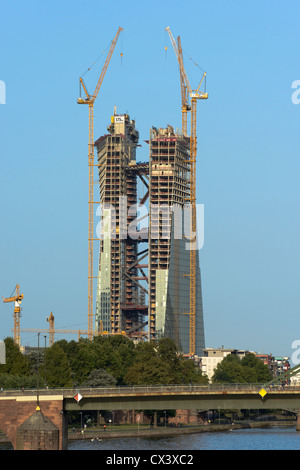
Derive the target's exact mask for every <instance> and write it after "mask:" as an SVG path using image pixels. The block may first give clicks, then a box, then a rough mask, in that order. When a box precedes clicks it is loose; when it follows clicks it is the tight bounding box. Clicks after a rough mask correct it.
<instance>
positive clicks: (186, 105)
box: [177, 36, 191, 135]
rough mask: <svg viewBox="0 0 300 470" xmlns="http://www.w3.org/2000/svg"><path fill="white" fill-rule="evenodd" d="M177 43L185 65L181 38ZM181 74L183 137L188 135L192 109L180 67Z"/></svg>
mask: <svg viewBox="0 0 300 470" xmlns="http://www.w3.org/2000/svg"><path fill="white" fill-rule="evenodd" d="M177 43H178V54H179V57H180V60H181V61H182V63H183V56H182V47H181V39H180V36H178V38H177ZM179 72H180V87H181V112H182V132H183V135H187V112H188V111H190V110H191V107H190V105H189V97H188V93H187V86H186V84H185V79H184V76H183V74H182V72H181V70H180V67H179Z"/></svg>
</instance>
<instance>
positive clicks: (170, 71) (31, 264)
mask: <svg viewBox="0 0 300 470" xmlns="http://www.w3.org/2000/svg"><path fill="white" fill-rule="evenodd" d="M0 8H1V28H0V41H1V48H0V57H1V60H0V80H2V81H3V82H4V83H5V86H6V104H0V136H1V137H0V157H1V167H0V216H1V219H0V220H1V230H0V267H1V269H0V296H1V297H2V296H4V297H7V296H9V295H10V294H11V293H12V291H13V289H14V287H15V285H16V284H17V283H19V284H20V286H21V292H22V293H23V294H24V300H23V304H22V307H23V310H22V318H21V328H47V327H48V323H47V322H46V317H47V316H48V315H49V314H50V312H53V314H54V316H55V327H56V328H68V329H78V328H87V271H88V258H87V253H88V251H87V238H88V203H87V201H88V166H87V161H88V160H87V152H88V108H87V107H86V106H79V105H78V104H77V102H76V100H77V97H78V93H79V85H78V83H79V77H80V76H81V75H82V74H83V72H85V71H86V70H87V68H88V67H89V66H90V65H91V64H92V63H93V62H94V61H95V60H96V59H97V58H98V57H99V56H101V54H102V53H103V51H105V54H107V50H108V49H107V48H108V47H109V45H110V42H111V40H112V39H113V37H114V35H115V34H116V32H117V29H118V27H119V26H121V27H123V28H124V31H123V32H122V34H121V36H120V38H119V41H118V44H117V46H116V48H115V51H114V55H113V57H112V59H111V62H110V65H109V68H108V71H107V74H106V76H105V78H104V81H103V85H102V88H101V90H100V93H99V95H98V98H97V101H96V103H95V139H97V138H98V137H100V136H101V135H103V134H104V133H106V132H107V125H108V124H109V121H110V116H111V114H112V113H113V107H114V106H115V105H116V106H117V110H118V112H119V113H124V112H128V113H129V114H130V116H131V118H133V119H135V120H136V127H137V128H138V130H139V132H140V143H141V145H142V146H141V147H140V148H138V155H137V159H138V160H140V161H147V160H148V158H149V157H148V146H147V144H146V143H145V142H144V140H147V139H148V138H149V129H150V127H151V126H152V125H154V126H156V127H165V126H166V125H167V124H171V125H173V126H175V127H181V109H180V104H181V100H180V84H179V72H178V64H177V61H176V57H175V54H174V50H173V48H172V45H171V42H170V39H169V37H168V34H167V32H166V31H165V27H166V26H170V28H171V30H172V33H173V35H174V37H177V36H178V35H180V37H181V41H182V46H183V50H184V60H185V65H186V70H187V73H188V75H189V77H190V81H191V84H192V86H193V85H197V84H198V80H199V79H200V77H201V75H202V72H201V70H200V69H199V68H198V67H197V66H196V65H195V64H198V65H199V66H201V69H203V70H205V71H206V72H207V91H208V93H209V99H208V100H206V101H201V102H199V104H198V119H197V134H198V157H197V202H198V203H202V204H204V207H205V241H204V247H203V248H202V250H201V251H200V262H201V270H202V289H203V303H204V322H205V337H206V346H211V347H221V346H222V345H223V346H224V347H229V348H243V349H244V348H245V349H250V350H255V351H257V352H261V353H262V352H264V353H272V354H273V355H286V356H289V357H290V356H291V355H292V353H293V351H294V350H293V349H292V343H293V341H295V340H298V339H299V340H300V315H299V307H300V289H299V265H300V250H299V235H300V222H299V209H300V194H299V170H300V163H299V156H300V155H299V129H300V105H295V104H293V103H292V100H291V96H292V93H293V89H292V83H293V81H295V80H299V79H300V60H299V44H300V29H299V17H300V5H299V2H298V1H297V0H288V1H284V0H261V1H257V0H251V1H243V2H241V1H240V0H226V1H225V0H207V1H203V0H184V1H183V0H172V1H170V0H163V1H160V2H158V1H155V0H153V1H149V0H148V1H145V0H139V1H137V0H132V1H131V2H123V1H115V2H107V1H105V2H104V1H101V0H100V1H99V0H98V1H96V0H87V1H85V2H79V1H77V0H72V1H66V0H64V1H57V0H52V1H51V2H40V1H37V0H35V1H33V0H28V1H26V2H23V1H20V0H15V1H14V2H9V1H7V0H6V1H2V2H1V7H0ZM166 46H167V50H165V47H166ZM121 53H123V57H122V59H121ZM105 54H104V55H102V56H101V57H100V59H99V60H98V61H97V62H96V65H95V67H93V68H92V69H91V71H90V72H88V73H87V74H86V75H85V79H86V84H87V86H88V88H89V91H90V92H92V91H93V89H94V86H95V84H96V80H97V78H98V75H99V73H100V71H101V68H102V66H103V63H104V59H105ZM95 252H96V254H98V247H97V245H96V246H95ZM12 327H13V305H12V304H3V303H2V302H0V339H4V338H5V337H7V336H10V335H12V332H11V330H12ZM21 337H22V344H30V345H36V344H37V335H36V334H27V333H26V334H25V333H23V334H22V335H21ZM56 339H59V337H56ZM67 339H69V340H71V339H75V337H74V336H68V337H67Z"/></svg>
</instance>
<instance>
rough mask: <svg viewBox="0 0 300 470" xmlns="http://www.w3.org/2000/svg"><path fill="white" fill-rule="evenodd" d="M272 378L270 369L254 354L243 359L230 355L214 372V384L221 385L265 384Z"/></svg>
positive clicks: (249, 354)
mask: <svg viewBox="0 0 300 470" xmlns="http://www.w3.org/2000/svg"><path fill="white" fill-rule="evenodd" d="M271 378H272V374H271V372H270V370H269V369H268V367H267V366H266V365H265V364H264V363H263V362H262V361H261V360H260V359H258V358H257V357H256V356H255V355H254V354H252V353H248V354H246V355H245V357H244V358H243V359H240V358H239V357H238V356H236V355H232V354H228V355H227V356H226V357H224V359H223V360H222V362H220V363H219V364H218V365H217V367H216V369H215V372H214V375H213V378H212V382H219V383H240V384H241V383H264V382H267V381H269V380H270V379H271Z"/></svg>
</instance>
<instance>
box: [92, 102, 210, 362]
mask: <svg viewBox="0 0 300 470" xmlns="http://www.w3.org/2000/svg"><path fill="white" fill-rule="evenodd" d="M108 131H109V133H108V134H106V135H104V136H102V137H100V138H99V139H98V140H97V141H96V142H95V146H96V148H97V155H98V165H99V183H100V205H101V240H100V256H99V274H98V286H97V297H96V324H95V329H96V331H98V332H99V333H105V332H107V333H108V334H116V333H122V332H125V334H127V335H128V336H131V337H132V338H133V339H142V338H148V339H149V340H150V341H151V340H156V339H159V338H162V337H170V338H172V339H174V341H175V342H176V344H177V346H178V347H179V349H180V350H181V351H182V352H183V353H184V354H189V353H190V351H191V348H190V341H191V334H190V332H191V325H190V322H191V318H190V314H189V308H190V282H191V281H190V275H189V273H190V250H189V247H188V246H187V245H188V238H189V237H185V233H184V227H186V226H187V223H186V220H185V218H186V214H187V212H188V211H186V210H184V209H186V202H187V200H189V197H190V161H189V159H190V139H189V138H188V137H186V136H185V135H183V134H182V133H181V132H180V131H176V132H175V131H174V129H173V127H171V126H167V128H166V129H161V128H159V129H156V128H154V127H153V128H152V129H151V131H150V140H149V163H144V164H140V163H137V162H136V147H137V145H138V139H139V134H138V132H137V130H136V129H135V122H134V121H131V120H130V118H129V116H128V115H117V114H116V111H115V113H114V116H112V119H111V124H110V125H109V126H108ZM138 179H140V180H141V181H142V182H143V184H144V185H145V187H146V194H145V197H143V198H142V199H140V200H139V201H138V198H137V180H138ZM146 200H148V206H149V207H148V212H149V225H148V229H147V230H146V231H145V230H143V231H141V232H139V231H138V228H137V227H138V221H136V222H135V218H136V213H135V211H133V210H132V207H136V206H135V205H136V204H137V202H138V203H139V204H144V203H145V202H146ZM132 227H134V228H135V229H136V230H133V231H132V229H131V228H132ZM194 336H195V337H194V351H195V355H201V354H202V349H203V348H204V347H205V344H204V327H203V308H202V293H201V278H200V267H199V256H198V252H197V255H196V315H195V332H194Z"/></svg>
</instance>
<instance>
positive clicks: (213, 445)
mask: <svg viewBox="0 0 300 470" xmlns="http://www.w3.org/2000/svg"><path fill="white" fill-rule="evenodd" d="M68 450H77V451H78V450H98V451H99V450H106V451H107V450H112V451H122V450H126V451H128V450H137V451H157V450H168V451H172V450H179V451H187V450H190V451H198V450H300V432H299V431H296V429H295V426H291V427H273V428H268V429H235V430H233V431H223V432H207V433H199V434H189V435H178V436H175V437H168V438H159V437H155V438H141V437H139V438H118V439H103V440H102V441H98V440H96V439H95V440H94V441H92V440H85V441H74V442H70V443H69V446H68Z"/></svg>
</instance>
